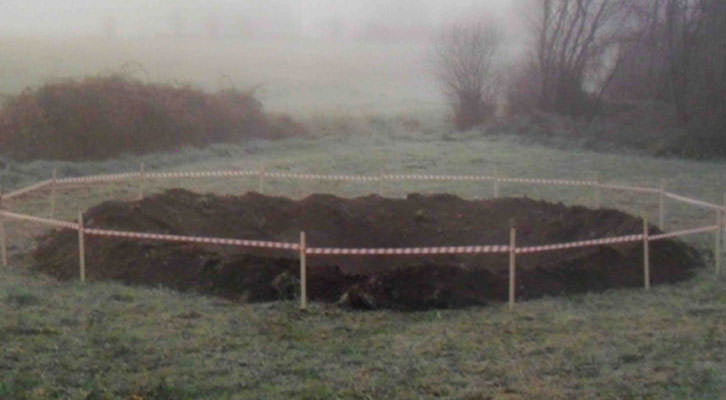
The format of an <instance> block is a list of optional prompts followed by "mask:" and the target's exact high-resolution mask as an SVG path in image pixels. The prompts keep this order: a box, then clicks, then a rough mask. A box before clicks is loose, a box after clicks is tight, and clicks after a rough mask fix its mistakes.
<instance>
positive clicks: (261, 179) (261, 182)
mask: <svg viewBox="0 0 726 400" xmlns="http://www.w3.org/2000/svg"><path fill="white" fill-rule="evenodd" d="M257 192H258V193H260V194H263V193H265V163H260V172H259V176H258V177H257Z"/></svg>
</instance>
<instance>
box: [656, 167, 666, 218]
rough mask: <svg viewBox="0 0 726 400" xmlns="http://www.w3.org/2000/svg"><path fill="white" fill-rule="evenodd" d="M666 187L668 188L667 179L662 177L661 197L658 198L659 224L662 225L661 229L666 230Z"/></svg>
mask: <svg viewBox="0 0 726 400" xmlns="http://www.w3.org/2000/svg"><path fill="white" fill-rule="evenodd" d="M665 189H666V181H665V179H661V180H660V191H659V198H658V225H659V226H660V229H661V230H665V218H666V210H665Z"/></svg>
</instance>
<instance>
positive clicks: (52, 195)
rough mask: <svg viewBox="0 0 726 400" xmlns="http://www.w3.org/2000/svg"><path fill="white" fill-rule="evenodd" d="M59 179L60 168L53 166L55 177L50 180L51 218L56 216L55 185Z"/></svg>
mask: <svg viewBox="0 0 726 400" xmlns="http://www.w3.org/2000/svg"><path fill="white" fill-rule="evenodd" d="M57 180H58V168H53V177H52V178H51V182H50V218H51V219H53V218H54V217H55V190H56V189H55V187H56V181H57Z"/></svg>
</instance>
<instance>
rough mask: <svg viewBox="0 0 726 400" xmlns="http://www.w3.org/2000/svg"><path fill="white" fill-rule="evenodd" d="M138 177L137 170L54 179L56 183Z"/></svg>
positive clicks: (118, 179) (110, 180)
mask: <svg viewBox="0 0 726 400" xmlns="http://www.w3.org/2000/svg"><path fill="white" fill-rule="evenodd" d="M138 177H139V173H138V172H127V173H123V174H106V175H91V176H79V177H75V178H60V179H57V180H56V183H59V184H62V183H95V182H115V181H123V180H128V179H135V178H138Z"/></svg>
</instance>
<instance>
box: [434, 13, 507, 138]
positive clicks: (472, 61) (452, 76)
mask: <svg viewBox="0 0 726 400" xmlns="http://www.w3.org/2000/svg"><path fill="white" fill-rule="evenodd" d="M502 38H503V36H502V33H501V30H500V29H499V27H498V26H496V25H494V24H483V23H479V24H476V23H475V24H464V23H459V24H456V25H452V26H451V27H449V28H448V29H446V30H444V31H443V32H441V33H440V34H439V36H438V37H437V38H436V41H435V45H434V72H435V74H436V76H437V78H438V80H439V82H440V83H441V84H442V86H443V89H444V92H445V94H446V95H447V97H448V98H449V104H450V105H451V107H452V109H453V112H454V122H455V124H456V127H457V128H458V129H467V128H470V127H472V126H475V125H478V124H480V123H482V122H484V121H485V120H486V119H487V118H488V117H490V116H492V115H493V113H494V110H495V107H496V97H497V77H496V71H495V59H496V56H497V53H498V51H499V48H500V46H501V43H502Z"/></svg>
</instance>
